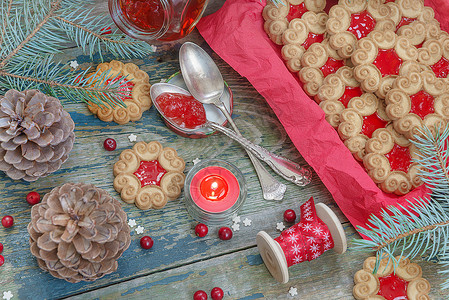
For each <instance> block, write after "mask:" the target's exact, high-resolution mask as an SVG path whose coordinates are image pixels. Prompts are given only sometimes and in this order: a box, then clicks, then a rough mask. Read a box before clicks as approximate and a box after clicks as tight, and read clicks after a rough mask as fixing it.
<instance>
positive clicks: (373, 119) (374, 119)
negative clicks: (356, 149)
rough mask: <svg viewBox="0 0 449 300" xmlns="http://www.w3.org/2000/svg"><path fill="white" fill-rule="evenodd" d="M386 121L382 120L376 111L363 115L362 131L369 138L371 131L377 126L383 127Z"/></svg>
mask: <svg viewBox="0 0 449 300" xmlns="http://www.w3.org/2000/svg"><path fill="white" fill-rule="evenodd" d="M387 124H388V122H387V121H385V120H383V119H382V118H381V117H380V116H379V115H378V114H377V113H374V114H372V115H370V116H365V117H363V125H362V133H363V134H364V135H366V136H367V137H369V138H371V136H372V135H373V132H374V131H375V130H376V129H378V128H385V126H387Z"/></svg>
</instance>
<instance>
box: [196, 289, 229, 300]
mask: <svg viewBox="0 0 449 300" xmlns="http://www.w3.org/2000/svg"><path fill="white" fill-rule="evenodd" d="M223 296H224V293H223V290H222V289H221V288H219V287H214V288H213V289H212V290H211V291H210V297H211V298H212V300H221V299H223ZM193 300H207V293H206V292H205V291H203V290H199V291H196V292H195V294H193Z"/></svg>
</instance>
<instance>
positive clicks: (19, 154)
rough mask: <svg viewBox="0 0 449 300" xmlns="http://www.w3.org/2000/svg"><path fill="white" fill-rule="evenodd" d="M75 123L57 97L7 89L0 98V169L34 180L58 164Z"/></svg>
mask: <svg viewBox="0 0 449 300" xmlns="http://www.w3.org/2000/svg"><path fill="white" fill-rule="evenodd" d="M74 129H75V123H73V120H72V118H71V117H70V115H69V114H68V113H67V112H66V111H65V110H64V109H63V107H62V105H61V103H60V102H59V100H58V99H56V98H54V97H49V96H47V95H45V94H43V93H41V92H39V91H37V90H26V91H24V92H18V91H16V90H9V91H7V92H6V94H5V95H4V96H3V97H2V98H1V99H0V170H2V171H5V172H6V174H7V175H8V176H9V177H11V178H12V179H14V180H18V179H24V180H26V181H34V180H37V179H39V178H40V177H42V176H47V175H48V174H50V173H53V172H55V171H57V170H59V168H60V167H61V165H62V163H63V162H65V161H66V160H67V158H68V153H69V152H70V150H72V147H73V142H74V140H75V134H74V133H73V130H74Z"/></svg>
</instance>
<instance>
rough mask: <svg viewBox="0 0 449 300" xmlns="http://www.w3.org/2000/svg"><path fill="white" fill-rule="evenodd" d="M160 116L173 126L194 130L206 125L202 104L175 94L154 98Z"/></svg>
mask: <svg viewBox="0 0 449 300" xmlns="http://www.w3.org/2000/svg"><path fill="white" fill-rule="evenodd" d="M156 102H157V103H158V106H159V108H160V109H161V111H162V114H163V115H164V116H165V117H166V118H167V119H169V120H170V121H172V122H174V123H175V124H177V125H179V126H181V127H184V128H188V129H194V128H196V127H198V126H201V125H203V124H204V123H206V111H205V110H204V106H203V104H201V103H200V102H199V101H198V100H196V99H195V98H193V97H192V96H187V95H184V94H176V93H163V94H161V95H159V96H158V97H157V98H156Z"/></svg>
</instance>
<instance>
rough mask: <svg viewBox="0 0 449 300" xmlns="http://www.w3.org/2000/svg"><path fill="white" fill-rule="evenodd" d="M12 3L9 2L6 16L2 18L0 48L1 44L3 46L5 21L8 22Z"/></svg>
mask: <svg viewBox="0 0 449 300" xmlns="http://www.w3.org/2000/svg"><path fill="white" fill-rule="evenodd" d="M12 2H13V0H9V3H8V8H7V10H6V14H5V15H4V16H3V18H4V20H3V25H2V32H1V33H0V48H1V47H2V44H3V36H4V35H5V30H6V24H7V21H8V18H9V16H10V15H11V8H12ZM2 5H3V3H2Z"/></svg>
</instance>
